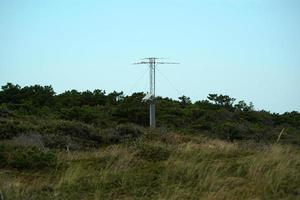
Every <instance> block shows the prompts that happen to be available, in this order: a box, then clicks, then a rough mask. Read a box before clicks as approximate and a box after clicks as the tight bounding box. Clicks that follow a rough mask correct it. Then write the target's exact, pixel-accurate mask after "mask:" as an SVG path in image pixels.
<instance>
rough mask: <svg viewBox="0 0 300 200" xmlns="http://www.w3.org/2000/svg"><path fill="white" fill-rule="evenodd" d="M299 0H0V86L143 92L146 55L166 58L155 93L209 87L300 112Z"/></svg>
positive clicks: (192, 92)
mask: <svg viewBox="0 0 300 200" xmlns="http://www.w3.org/2000/svg"><path fill="white" fill-rule="evenodd" d="M299 54H300V1H299V0H151V1H140V0H126V1H124V0H106V1H105V0H103V1H100V0H80V1H79V0H43V1H41V0H26V1H24V0H0V85H1V86H3V85H5V84H6V83H7V82H11V83H14V84H19V85H21V86H28V85H34V84H40V85H52V87H53V88H54V90H55V91H56V92H57V93H61V92H64V91H65V90H70V89H77V90H79V91H85V90H94V89H96V88H99V89H103V90H106V91H107V92H112V91H114V90H116V91H124V93H125V94H131V93H133V92H139V91H143V92H147V90H148V88H149V86H148V82H149V81H148V72H147V70H148V68H147V66H143V65H132V63H134V62H138V61H139V60H140V59H141V58H144V57H151V56H155V57H165V58H168V59H167V60H166V61H174V62H179V63H180V64H179V65H160V66H157V67H158V71H157V87H156V89H157V91H156V94H157V95H159V96H163V97H171V98H174V99H177V97H179V96H182V95H186V96H189V97H190V98H191V99H192V100H193V101H197V100H204V99H206V97H207V95H208V94H210V93H218V94H227V95H229V96H231V97H234V98H236V99H237V101H238V100H245V101H246V102H247V103H249V102H253V103H254V106H255V108H256V109H258V110H261V109H264V110H267V111H271V112H278V113H283V112H286V111H289V112H290V111H293V110H296V111H300V55H299Z"/></svg>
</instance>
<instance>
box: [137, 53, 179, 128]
mask: <svg viewBox="0 0 300 200" xmlns="http://www.w3.org/2000/svg"><path fill="white" fill-rule="evenodd" d="M161 59H165V58H155V57H150V58H144V59H142V60H143V61H141V62H138V63H134V64H135V65H149V80H150V84H149V86H150V88H149V89H150V90H149V92H148V93H147V94H146V96H145V97H144V98H143V100H142V101H148V102H149V104H150V106H149V120H150V127H151V128H155V127H156V122H155V69H156V66H157V65H166V64H168V65H174V64H179V63H175V62H160V61H159V60H161Z"/></svg>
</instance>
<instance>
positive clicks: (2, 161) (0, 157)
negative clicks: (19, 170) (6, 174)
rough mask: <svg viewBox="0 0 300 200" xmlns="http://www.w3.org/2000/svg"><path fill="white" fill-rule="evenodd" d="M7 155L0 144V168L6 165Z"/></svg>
mask: <svg viewBox="0 0 300 200" xmlns="http://www.w3.org/2000/svg"><path fill="white" fill-rule="evenodd" d="M7 159H8V156H7V153H6V148H5V146H4V145H2V144H0V167H4V166H6V165H7Z"/></svg>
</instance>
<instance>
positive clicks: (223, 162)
mask: <svg viewBox="0 0 300 200" xmlns="http://www.w3.org/2000/svg"><path fill="white" fill-rule="evenodd" d="M56 155H57V164H56V166H55V167H51V168H45V169H40V170H39V169H36V170H17V169H14V168H4V169H1V170H0V190H1V194H0V196H1V197H0V198H2V199H5V200H6V199H22V200H26V199H231V200H233V199H291V200H295V199H300V151H299V150H298V149H297V148H296V147H293V146H288V145H280V144H273V145H264V144H257V143H249V142H248V143H227V142H224V141H220V140H212V139H207V138H204V137H201V136H187V135H182V134H176V133H168V134H163V135H162V134H159V133H153V132H152V133H151V132H149V131H148V133H146V134H144V135H143V136H142V137H140V138H139V139H137V140H135V141H128V142H124V143H121V144H115V145H108V146H105V147H101V148H99V149H95V150H93V151H85V152H83V151H79V152H62V151H60V152H56Z"/></svg>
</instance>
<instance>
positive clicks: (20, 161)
mask: <svg viewBox="0 0 300 200" xmlns="http://www.w3.org/2000/svg"><path fill="white" fill-rule="evenodd" d="M55 165H56V155H55V154H54V153H52V152H49V151H43V150H40V149H38V148H36V147H30V148H12V147H8V146H4V145H0V167H12V168H16V169H43V168H46V167H53V166H55Z"/></svg>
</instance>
